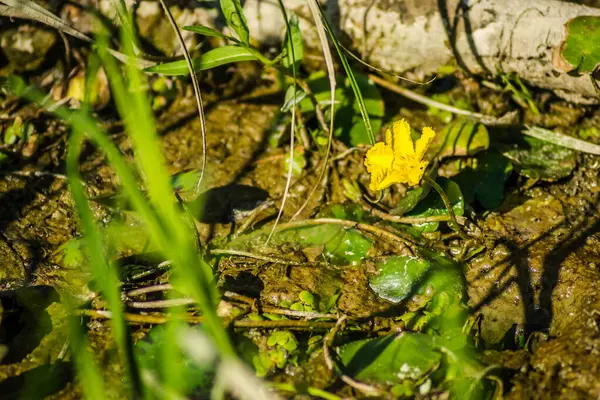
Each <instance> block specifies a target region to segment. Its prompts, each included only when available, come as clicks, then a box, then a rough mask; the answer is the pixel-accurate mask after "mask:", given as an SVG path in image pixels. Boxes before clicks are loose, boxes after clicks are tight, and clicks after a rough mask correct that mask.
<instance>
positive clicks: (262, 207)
mask: <svg viewBox="0 0 600 400" xmlns="http://www.w3.org/2000/svg"><path fill="white" fill-rule="evenodd" d="M273 205H275V202H274V201H273V200H267V201H264V202H262V203H261V204H260V205H259V206H258V207H256V208H255V209H254V210H252V211H251V213H250V215H248V217H246V220H245V221H244V222H243V223H242V224H241V225H240V227H239V228H238V230H236V231H235V232H234V233H233V238H234V239H235V238H237V237H238V236H240V235H242V234H243V233H244V232H246V231H247V230H248V228H250V226H251V225H252V224H253V223H254V221H256V218H258V215H259V214H260V213H261V212H263V211H264V210H266V209H268V208H269V207H272V206H273Z"/></svg>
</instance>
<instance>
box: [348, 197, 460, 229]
mask: <svg viewBox="0 0 600 400" xmlns="http://www.w3.org/2000/svg"><path fill="white" fill-rule="evenodd" d="M360 205H361V207H362V209H363V210H365V211H367V212H368V213H369V214H371V215H373V216H375V217H378V218H381V219H383V220H385V221H389V222H396V223H399V224H425V223H427V222H448V221H452V218H450V217H449V216H447V215H434V216H431V217H402V216H398V215H391V214H388V213H385V212H383V211H381V210H378V209H377V208H375V207H373V206H372V205H370V204H367V203H366V202H361V204H360Z"/></svg>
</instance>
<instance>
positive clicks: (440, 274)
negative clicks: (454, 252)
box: [369, 256, 463, 303]
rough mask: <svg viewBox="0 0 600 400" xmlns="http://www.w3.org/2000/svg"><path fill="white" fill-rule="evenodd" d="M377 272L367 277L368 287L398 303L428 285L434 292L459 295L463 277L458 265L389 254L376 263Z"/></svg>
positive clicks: (432, 259) (421, 290)
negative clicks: (386, 257) (389, 255)
mask: <svg viewBox="0 0 600 400" xmlns="http://www.w3.org/2000/svg"><path fill="white" fill-rule="evenodd" d="M377 268H378V269H379V275H376V276H373V277H371V278H370V279H369V286H370V287H371V289H372V290H373V291H374V292H375V294H377V295H378V296H379V297H381V298H383V299H386V300H388V301H391V302H393V303H399V302H401V301H403V300H406V299H408V298H410V297H411V296H413V295H416V294H423V293H424V292H425V290H427V289H428V288H430V289H433V291H434V293H436V294H440V293H443V292H446V293H448V294H449V295H451V296H452V297H455V296H457V295H460V294H461V293H462V290H463V280H462V276H461V274H460V271H459V270H458V268H456V267H455V265H454V264H453V263H451V262H449V261H445V262H443V261H442V262H439V260H437V259H434V258H431V259H425V258H418V257H411V256H392V257H389V258H388V259H386V260H385V261H383V262H380V263H379V264H378V265H377Z"/></svg>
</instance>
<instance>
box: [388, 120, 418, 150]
mask: <svg viewBox="0 0 600 400" xmlns="http://www.w3.org/2000/svg"><path fill="white" fill-rule="evenodd" d="M385 143H386V144H387V145H388V146H390V147H391V148H392V149H393V150H394V155H395V156H396V157H398V156H399V155H405V156H414V154H415V148H414V143H413V141H412V138H411V137H410V125H408V122H406V120H405V119H404V118H402V119H401V120H400V121H396V122H394V123H393V124H392V126H391V127H389V128H388V129H387V131H385Z"/></svg>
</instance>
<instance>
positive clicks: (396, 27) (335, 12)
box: [244, 0, 600, 103]
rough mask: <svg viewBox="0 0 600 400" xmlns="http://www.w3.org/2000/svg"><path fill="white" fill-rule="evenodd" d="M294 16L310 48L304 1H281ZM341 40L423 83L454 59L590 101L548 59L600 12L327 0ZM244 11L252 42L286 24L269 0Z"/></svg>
mask: <svg viewBox="0 0 600 400" xmlns="http://www.w3.org/2000/svg"><path fill="white" fill-rule="evenodd" d="M284 4H285V5H286V7H287V8H288V9H289V10H293V11H294V12H296V14H298V15H299V16H300V17H301V26H303V28H304V29H303V33H304V37H305V40H306V43H307V45H308V46H312V47H317V46H318V41H317V39H316V35H315V34H314V32H311V23H310V21H311V18H310V14H309V11H308V8H307V6H306V1H305V0H284ZM323 4H324V5H325V8H326V14H327V16H328V19H329V20H330V22H331V23H332V24H333V25H334V26H335V27H336V29H337V30H338V34H339V36H340V38H341V39H342V41H343V42H344V43H345V44H346V45H347V46H348V47H350V48H352V49H353V50H355V51H356V52H357V53H358V54H360V55H361V57H362V58H363V59H364V60H365V61H367V62H369V63H370V64H372V65H374V66H376V67H378V68H382V69H384V70H387V71H390V72H393V73H395V74H398V75H402V76H405V77H408V78H411V79H417V80H421V81H423V80H426V79H427V78H428V77H430V76H431V75H432V74H434V73H435V71H437V70H438V68H440V67H442V66H444V65H447V64H452V63H456V64H457V65H458V66H460V67H461V68H462V69H464V70H465V71H467V72H468V73H471V74H475V75H483V76H497V75H500V74H509V73H514V74H517V75H518V76H519V77H520V78H521V79H522V80H523V81H525V82H527V83H528V84H530V85H532V86H537V87H540V88H545V89H549V90H552V91H553V92H554V93H555V94H557V95H558V96H560V97H563V98H565V99H567V100H570V101H573V102H578V103H597V102H598V98H597V96H596V93H595V90H594V87H593V85H592V83H591V81H590V79H589V77H588V76H580V77H573V76H570V75H568V74H566V73H565V72H563V71H561V70H559V69H558V68H556V67H555V66H554V65H553V63H552V57H553V52H556V51H557V49H558V48H559V47H560V45H561V43H562V41H563V39H564V38H565V27H564V24H565V23H566V22H567V21H568V20H569V19H571V18H574V17H577V16H582V15H592V16H600V9H596V8H591V7H586V6H582V5H579V4H574V3H568V2H562V1H556V0H462V1H459V0H404V1H402V0H337V1H333V0H327V1H326V2H324V3H323ZM244 9H245V12H246V16H247V18H248V23H249V26H250V31H251V34H252V36H253V37H254V38H255V39H257V40H258V41H259V42H264V43H273V42H274V41H278V40H280V39H281V37H282V35H283V31H284V29H285V27H284V25H283V21H282V20H281V12H280V10H279V9H278V5H277V2H276V1H274V0H248V1H247V2H246V3H245V5H244Z"/></svg>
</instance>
